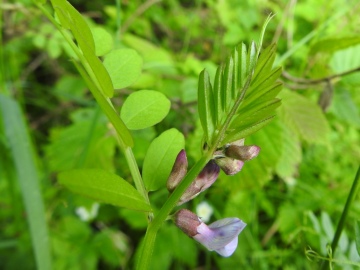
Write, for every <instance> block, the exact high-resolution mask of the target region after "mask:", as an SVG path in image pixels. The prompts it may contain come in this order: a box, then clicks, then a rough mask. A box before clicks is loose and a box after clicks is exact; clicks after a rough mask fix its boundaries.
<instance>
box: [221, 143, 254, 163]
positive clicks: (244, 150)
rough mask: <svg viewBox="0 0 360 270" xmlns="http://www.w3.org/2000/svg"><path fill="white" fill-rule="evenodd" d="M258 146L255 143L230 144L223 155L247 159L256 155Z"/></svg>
mask: <svg viewBox="0 0 360 270" xmlns="http://www.w3.org/2000/svg"><path fill="white" fill-rule="evenodd" d="M259 152H260V147H259V146H256V145H244V146H238V145H234V144H231V145H230V146H229V147H227V148H226V149H225V155H226V156H227V157H230V158H234V159H238V160H242V161H247V160H251V159H253V158H255V157H257V156H258V154H259Z"/></svg>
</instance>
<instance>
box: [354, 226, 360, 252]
mask: <svg viewBox="0 0 360 270" xmlns="http://www.w3.org/2000/svg"><path fill="white" fill-rule="evenodd" d="M355 243H356V250H357V252H358V254H359V256H360V221H356V222H355Z"/></svg>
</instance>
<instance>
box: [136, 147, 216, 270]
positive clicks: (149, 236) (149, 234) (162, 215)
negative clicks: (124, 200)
mask: <svg viewBox="0 0 360 270" xmlns="http://www.w3.org/2000/svg"><path fill="white" fill-rule="evenodd" d="M211 157H212V152H211V151H208V152H206V153H205V155H204V156H203V157H202V158H201V159H200V160H199V161H198V162H197V163H196V164H195V165H194V166H193V167H192V168H191V170H190V171H189V172H188V173H187V175H186V176H185V178H184V179H183V180H182V181H181V182H180V184H179V186H178V187H177V188H176V189H175V190H174V192H173V193H172V194H171V195H170V197H169V198H168V199H167V200H166V202H165V204H164V205H163V206H162V208H161V210H160V212H159V213H158V214H157V215H156V216H155V218H154V220H153V222H151V223H150V224H149V226H148V228H147V231H146V234H145V239H144V244H143V247H142V249H141V256H140V258H139V262H138V264H137V269H139V270H143V269H148V268H149V267H150V260H151V255H152V251H153V249H154V244H155V239H156V234H157V232H158V230H159V229H160V227H161V225H162V224H163V222H164V221H165V220H166V218H167V217H168V215H169V214H170V213H171V211H172V209H173V208H174V207H175V206H176V204H177V202H178V201H179V199H180V197H181V196H182V194H183V193H184V192H185V190H186V189H187V188H188V187H189V186H190V184H191V183H192V182H193V181H194V179H195V178H196V177H197V176H198V174H199V173H200V172H201V170H202V169H203V168H204V167H205V165H206V164H207V163H208V162H209V161H210V159H211Z"/></svg>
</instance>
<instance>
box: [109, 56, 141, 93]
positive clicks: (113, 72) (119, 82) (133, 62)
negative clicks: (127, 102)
mask: <svg viewBox="0 0 360 270" xmlns="http://www.w3.org/2000/svg"><path fill="white" fill-rule="evenodd" d="M104 65H105V67H106V69H107V71H108V72H109V74H110V77H111V80H112V82H113V85H114V88H116V89H121V88H125V87H128V86H130V85H131V84H133V83H134V82H135V81H136V80H137V79H138V78H139V77H140V75H141V68H142V58H141V57H140V55H139V54H138V53H137V52H136V51H135V50H133V49H117V50H114V51H112V52H110V53H109V54H107V55H106V56H105V59H104Z"/></svg>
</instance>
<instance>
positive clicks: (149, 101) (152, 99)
mask: <svg viewBox="0 0 360 270" xmlns="http://www.w3.org/2000/svg"><path fill="white" fill-rule="evenodd" d="M170 104H171V103H170V100H168V99H167V98H166V96H165V95H164V94H162V93H160V92H157V91H152V90H141V91H137V92H134V93H132V94H131V95H130V96H129V97H128V98H127V99H126V100H125V102H124V104H123V106H122V108H121V118H122V120H123V121H124V123H125V125H126V126H127V127H128V128H129V129H143V128H147V127H151V126H153V125H155V124H157V123H159V122H160V121H162V120H163V119H164V118H165V116H166V115H167V114H168V113H169V110H170Z"/></svg>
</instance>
